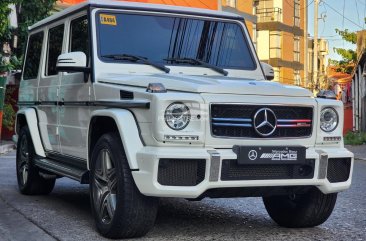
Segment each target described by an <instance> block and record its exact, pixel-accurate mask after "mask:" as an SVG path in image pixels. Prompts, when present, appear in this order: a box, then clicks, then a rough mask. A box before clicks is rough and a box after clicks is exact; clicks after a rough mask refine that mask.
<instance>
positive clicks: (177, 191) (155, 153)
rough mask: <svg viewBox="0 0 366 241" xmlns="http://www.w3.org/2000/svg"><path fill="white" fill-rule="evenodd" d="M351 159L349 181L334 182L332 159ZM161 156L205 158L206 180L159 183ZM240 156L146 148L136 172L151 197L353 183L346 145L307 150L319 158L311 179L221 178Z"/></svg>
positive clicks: (329, 189)
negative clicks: (329, 173) (330, 175)
mask: <svg viewBox="0 0 366 241" xmlns="http://www.w3.org/2000/svg"><path fill="white" fill-rule="evenodd" d="M334 158H349V159H350V160H351V163H350V171H349V172H350V173H349V177H348V179H347V180H346V181H341V182H330V181H329V180H328V178H327V167H328V160H330V159H334ZM160 159H205V160H206V162H205V163H206V165H205V169H204V172H205V175H204V179H203V180H202V181H201V182H200V183H199V184H198V185H195V186H169V185H161V184H160V183H159V182H158V169H159V160H160ZM230 159H231V160H234V159H237V155H236V154H235V153H234V152H233V151H232V149H210V148H194V147H190V148H188V147H148V146H147V147H144V148H142V149H141V150H140V151H139V152H138V153H137V162H138V167H139V169H138V170H134V171H132V175H133V178H134V180H135V183H136V185H137V187H138V189H139V190H140V192H141V193H142V194H144V195H147V196H156V197H181V198H197V197H199V196H201V195H202V194H203V193H204V192H205V191H207V190H210V189H216V188H238V187H280V186H316V187H317V188H319V190H320V191H322V192H323V193H325V194H326V193H334V192H340V191H343V190H346V189H348V188H349V187H350V185H351V180H352V172H353V162H354V158H353V153H351V152H349V151H348V150H347V149H345V148H320V147H315V148H314V147H311V148H308V149H307V150H306V159H313V160H315V165H314V176H313V178H308V179H281V180H277V179H276V180H240V181H236V180H235V181H223V180H221V171H222V161H223V160H230Z"/></svg>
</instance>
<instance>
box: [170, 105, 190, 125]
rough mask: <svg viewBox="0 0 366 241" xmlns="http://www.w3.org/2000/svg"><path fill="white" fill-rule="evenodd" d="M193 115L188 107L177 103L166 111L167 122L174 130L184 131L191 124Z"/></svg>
mask: <svg viewBox="0 0 366 241" xmlns="http://www.w3.org/2000/svg"><path fill="white" fill-rule="evenodd" d="M190 119H191V113H190V111H189V108H188V106H186V105H185V104H183V103H180V102H175V103H173V104H171V105H169V106H168V107H167V108H166V110H165V122H166V124H167V125H168V126H169V127H170V128H172V129H173V130H176V131H178V130H183V129H184V128H186V127H187V125H188V124H189V121H190Z"/></svg>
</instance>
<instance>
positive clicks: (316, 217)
mask: <svg viewBox="0 0 366 241" xmlns="http://www.w3.org/2000/svg"><path fill="white" fill-rule="evenodd" d="M336 200H337V193H331V194H323V193H322V192H321V191H319V189H317V188H312V189H310V190H309V191H308V192H307V193H305V194H299V195H297V194H293V195H287V196H271V197H264V198H263V202H264V205H265V207H266V209H267V212H268V214H269V216H270V217H271V218H272V219H273V220H274V221H275V222H276V223H277V224H278V225H280V226H284V227H288V228H307V227H314V226H318V225H320V224H322V223H324V222H325V221H326V220H327V219H328V218H329V216H330V215H331V213H332V211H333V209H334V206H335V203H336Z"/></svg>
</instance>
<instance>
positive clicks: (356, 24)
mask: <svg viewBox="0 0 366 241" xmlns="http://www.w3.org/2000/svg"><path fill="white" fill-rule="evenodd" d="M323 4H325V5H327V7H328V8H330V9H332V10H333V11H334V12H335V13H337V14H338V15H340V16H341V17H344V19H345V20H347V21H348V22H350V23H352V24H353V25H355V26H357V27H359V28H360V29H362V26H360V25H359V24H358V23H356V22H354V21H353V20H351V19H349V18H347V17H346V16H345V15H344V14H342V13H340V12H339V11H338V10H337V9H335V8H333V7H332V6H331V5H329V4H328V3H327V2H325V1H323Z"/></svg>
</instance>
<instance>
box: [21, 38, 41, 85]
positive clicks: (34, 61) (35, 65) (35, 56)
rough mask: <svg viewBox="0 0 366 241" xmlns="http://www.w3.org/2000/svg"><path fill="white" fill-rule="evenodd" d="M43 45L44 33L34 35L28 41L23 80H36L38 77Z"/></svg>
mask: <svg viewBox="0 0 366 241" xmlns="http://www.w3.org/2000/svg"><path fill="white" fill-rule="evenodd" d="M42 43H43V32H39V33H36V34H32V35H31V36H30V37H29V41H28V51H27V56H26V58H25V65H24V74H23V79H25V80H26V79H35V78H37V76H38V70H39V64H40V60H41V53H42Z"/></svg>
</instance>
